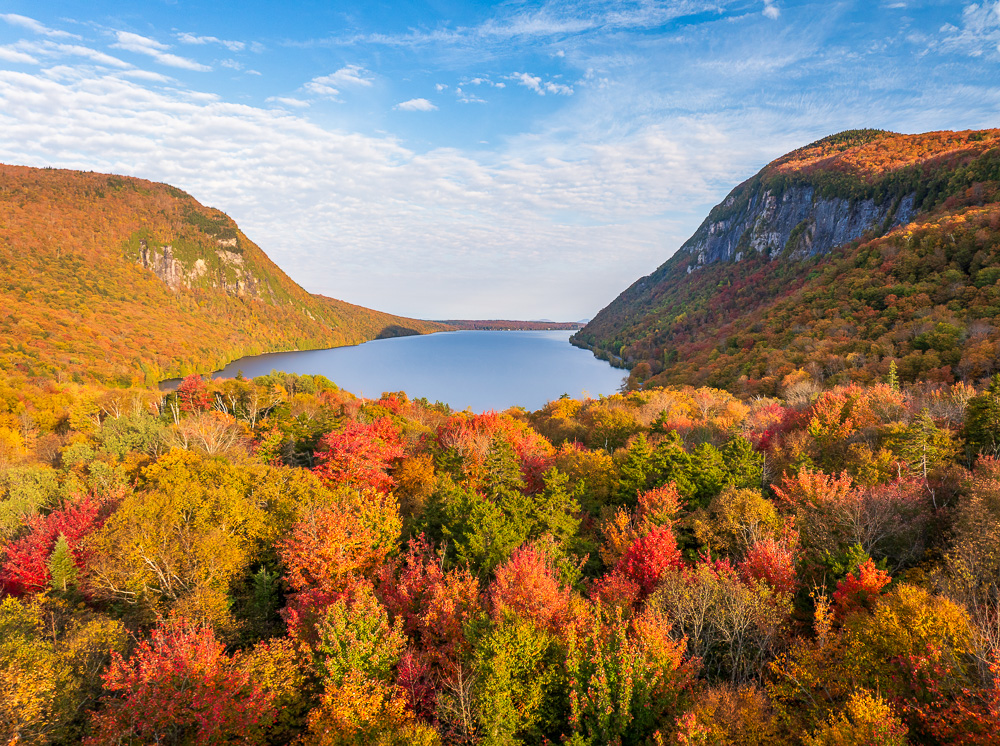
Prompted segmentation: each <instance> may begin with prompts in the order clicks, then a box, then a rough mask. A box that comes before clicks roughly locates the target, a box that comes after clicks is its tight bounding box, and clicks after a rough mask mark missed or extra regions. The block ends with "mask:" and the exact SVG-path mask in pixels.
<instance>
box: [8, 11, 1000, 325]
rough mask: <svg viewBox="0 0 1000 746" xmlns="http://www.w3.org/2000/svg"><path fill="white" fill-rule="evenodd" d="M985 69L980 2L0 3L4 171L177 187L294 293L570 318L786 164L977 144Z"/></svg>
mask: <svg viewBox="0 0 1000 746" xmlns="http://www.w3.org/2000/svg"><path fill="white" fill-rule="evenodd" d="M206 5H207V6H208V7H205V6H206ZM998 61H1000V0H992V1H990V2H981V3H968V2H948V1H946V0H939V1H937V2H933V1H927V2H914V1H907V0H898V1H886V0H873V1H872V2H866V1H864V0H853V1H847V2H814V1H811V0H764V1H763V2H761V1H759V0H755V1H750V0H736V1H728V0H717V1H716V2H707V1H702V0H673V1H670V2H654V1H653V0H635V1H626V0H622V1H620V2H599V1H598V0H577V1H576V2H548V1H542V2H504V3H468V2H449V1H447V0H443V1H441V2H409V3H397V2H393V3H388V2H381V3H380V2H375V3H370V4H355V3H344V2H328V3H324V2H318V1H317V2H300V3H287V4H284V5H282V6H280V7H279V6H275V5H274V4H273V3H270V2H262V1H260V0H249V1H248V2H244V3H241V4H240V5H239V7H238V8H225V7H221V4H195V3H191V2H187V1H186V0H177V1H176V2H169V1H167V0H164V1H163V2H138V3H137V2H127V3H126V2H122V1H121V0H95V2H93V3H89V4H87V5H86V7H81V6H80V5H79V4H78V3H73V2H69V1H68V0H49V1H47V2H45V3H44V4H40V3H37V2H26V1H25V0H8V2H6V3H5V4H4V12H3V13H0V127H2V128H3V133H4V136H3V138H2V139H0V161H2V162H6V163H15V164H23V165H29V166H55V167H61V168H75V169H83V170H94V171H106V172H113V173H121V174H127V175H130V176H138V177H142V178H146V179H152V180H155V181H163V182H167V183H170V184H173V185H174V186H177V187H179V188H181V189H184V190H186V191H188V192H190V193H191V194H192V195H193V196H194V197H195V198H196V199H198V200H199V201H201V202H202V203H204V204H207V205H211V206H213V207H218V208H220V209H222V210H224V211H225V212H227V213H228V214H229V215H231V216H232V217H233V218H234V219H235V220H236V221H237V222H238V223H239V225H240V226H241V228H243V230H244V231H245V232H246V233H247V235H248V236H249V237H250V238H251V239H252V240H254V241H255V242H257V243H258V244H259V245H260V246H261V247H262V248H263V249H264V250H265V251H266V252H267V253H268V254H269V256H270V257H271V258H272V259H273V260H274V261H275V262H277V263H278V265H279V266H281V267H282V268H283V269H284V270H285V271H287V272H288V273H289V274H290V275H291V276H292V278H293V279H295V280H296V281H297V282H299V283H300V284H301V285H303V287H305V288H306V289H307V290H310V291H312V292H319V293H323V294H326V295H330V296H334V297H337V298H341V299H343V300H347V301H349V302H352V303H358V304H361V305H365V306H369V307H372V308H377V309H379V310H383V311H388V312H392V313H397V314H404V315H408V316H417V317H422V318H437V319H441V318H551V319H557V320H575V319H580V318H584V317H591V316H593V315H594V314H595V313H596V312H597V311H598V310H599V309H600V308H602V307H603V306H604V305H606V304H607V303H608V302H610V301H611V300H612V299H613V298H614V297H615V296H616V295H617V294H618V293H619V292H621V290H622V289H624V288H625V287H627V286H628V285H630V284H631V283H632V282H633V281H635V279H636V278H638V277H639V276H641V275H644V274H647V273H649V272H650V271H652V270H653V269H655V268H656V267H657V266H658V265H659V264H660V263H662V262H663V261H664V260H665V259H666V258H668V257H669V255H670V254H671V253H672V252H673V251H674V250H676V248H677V247H678V246H679V245H680V244H681V243H682V242H683V241H684V240H685V239H686V238H687V237H688V236H690V235H691V233H692V232H693V231H694V230H695V228H696V227H697V226H698V224H699V223H700V222H701V220H702V219H703V218H704V216H705V215H706V214H707V212H708V210H709V209H710V208H711V206H712V205H714V204H716V203H717V202H719V201H720V200H721V199H722V198H723V197H724V196H725V195H726V193H728V192H729V190H730V189H731V188H732V187H733V186H735V185H736V184H737V183H738V182H740V181H742V180H744V179H746V178H748V177H749V176H751V175H752V174H753V173H755V172H756V171H757V170H758V169H759V168H760V167H761V166H763V165H764V164H765V163H766V162H768V161H769V160H771V159H773V158H774V157H777V156H779V155H781V154H782V153H785V152H787V151H789V150H791V149H793V148H795V147H798V146H801V145H804V144H806V143H808V142H811V141H813V140H816V139H818V138H820V137H823V136H825V135H828V134H831V133H834V132H837V131H840V130H844V129H849V128H857V127H877V128H882V129H890V130H895V131H901V132H921V131H928V130H937V129H970V128H983V127H991V126H997V125H998V123H1000V122H998V117H997V113H998V111H1000V74H998V68H997V63H998Z"/></svg>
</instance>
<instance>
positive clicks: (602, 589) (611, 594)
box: [591, 571, 640, 609]
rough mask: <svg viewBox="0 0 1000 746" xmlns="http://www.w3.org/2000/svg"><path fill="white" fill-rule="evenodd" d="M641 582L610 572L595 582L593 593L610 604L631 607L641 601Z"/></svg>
mask: <svg viewBox="0 0 1000 746" xmlns="http://www.w3.org/2000/svg"><path fill="white" fill-rule="evenodd" d="M639 594H640V590H639V584H638V583H636V582H635V581H634V580H632V579H631V578H627V577H625V576H624V575H622V574H621V573H617V572H614V571H612V572H609V573H608V574H607V575H605V576H604V577H603V578H600V579H599V580H597V581H595V582H594V588H593V591H592V592H591V595H592V596H593V597H594V598H595V599H598V600H600V601H601V603H603V604H606V605H608V606H618V607H621V608H623V609H628V608H631V607H632V606H635V605H636V604H637V603H639Z"/></svg>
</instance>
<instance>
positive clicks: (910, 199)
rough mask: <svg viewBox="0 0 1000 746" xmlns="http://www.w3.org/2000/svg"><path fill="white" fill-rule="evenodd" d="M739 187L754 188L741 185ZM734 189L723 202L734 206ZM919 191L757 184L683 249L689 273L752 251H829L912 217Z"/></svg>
mask: <svg viewBox="0 0 1000 746" xmlns="http://www.w3.org/2000/svg"><path fill="white" fill-rule="evenodd" d="M738 189H750V187H745V186H741V187H738ZM740 196H741V195H737V194H731V195H730V196H729V197H728V198H727V199H726V201H725V202H723V203H722V205H721V207H723V208H724V209H726V208H733V207H734V206H735V205H736V204H737V203H738V202H739V201H740V199H739V197H740ZM914 196H915V195H914V194H912V193H911V194H907V195H905V196H904V197H902V198H888V199H882V200H881V201H877V200H875V199H872V198H870V199H862V200H857V201H852V200H849V199H844V198H841V197H829V198H822V197H819V196H818V195H817V193H816V188H815V187H813V186H809V185H795V186H792V187H789V188H787V189H786V190H784V191H783V192H782V193H780V194H776V193H775V190H773V189H769V188H764V187H760V186H757V188H755V189H754V190H753V193H752V194H750V195H748V196H747V197H746V198H745V199H744V200H742V203H743V206H742V208H741V209H738V210H736V211H735V212H733V213H732V214H731V215H729V216H727V217H725V218H723V219H721V220H706V221H705V222H704V223H702V225H701V227H700V228H699V229H698V230H697V232H695V234H694V236H692V237H691V238H690V239H688V240H687V241H686V242H685V243H684V244H683V245H682V246H681V248H680V252H681V253H682V254H687V255H688V256H689V259H688V262H687V268H686V271H687V272H692V271H693V270H694V269H696V268H697V267H699V266H702V265H705V264H710V263H712V262H722V261H729V260H734V261H737V262H738V261H741V260H742V259H743V258H744V257H746V256H748V255H749V254H750V253H751V252H755V253H758V254H765V255H767V256H768V258H771V259H775V258H777V257H778V256H780V255H781V254H782V253H783V252H787V255H788V256H790V257H791V258H802V257H806V256H813V255H816V254H825V253H826V252H828V251H830V250H831V249H835V248H837V247H838V246H843V245H844V244H846V243H849V242H851V241H853V240H855V239H857V238H861V237H862V236H863V235H864V234H865V233H866V232H869V231H872V232H879V233H883V232H885V231H886V230H887V229H891V228H895V227H897V226H900V225H905V224H907V223H909V222H910V221H911V220H912V219H913V215H914V213H915V209H914Z"/></svg>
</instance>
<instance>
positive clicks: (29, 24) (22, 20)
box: [0, 13, 80, 39]
mask: <svg viewBox="0 0 1000 746" xmlns="http://www.w3.org/2000/svg"><path fill="white" fill-rule="evenodd" d="M0 18H2V19H3V20H4V21H6V22H7V23H9V24H10V25H11V26H20V27H21V28H26V29H28V30H29V31H32V32H34V33H36V34H41V35H42V36H50V37H52V38H53V39H79V38H80V37H79V36H77V35H76V34H71V33H69V32H68V31H58V30H56V29H51V28H49V27H48V26H45V25H44V24H42V23H39V22H38V21H36V20H35V19H34V18H28V17H27V16H19V15H17V14H16V13H0Z"/></svg>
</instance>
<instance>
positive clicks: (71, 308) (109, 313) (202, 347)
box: [0, 165, 448, 384]
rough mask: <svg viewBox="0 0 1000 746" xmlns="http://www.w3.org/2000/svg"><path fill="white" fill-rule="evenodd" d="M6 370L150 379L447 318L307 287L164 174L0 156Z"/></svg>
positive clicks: (416, 329)
mask: <svg viewBox="0 0 1000 746" xmlns="http://www.w3.org/2000/svg"><path fill="white" fill-rule="evenodd" d="M0 309H3V310H2V312H0V371H5V372H8V373H20V374H23V375H28V376H40V377H41V376H44V377H51V378H56V379H60V380H65V379H67V378H72V379H77V380H84V379H89V380H99V381H103V382H107V383H121V384H126V383H145V384H152V383H155V382H156V381H158V380H160V379H163V378H168V377H172V376H179V375H186V374H189V373H192V372H207V371H211V370H216V369H218V368H220V367H222V366H223V365H224V364H225V363H227V362H229V361H231V360H233V359H236V358H238V357H241V356H243V355H250V354H258V353H263V352H274V351H278V350H291V349H309V348H319V347H332V346H338V345H347V344H357V343H360V342H364V341H367V340H370V339H375V338H379V337H394V336H401V335H407V334H422V333H427V332H433V331H440V330H443V329H446V328H448V327H446V326H445V325H443V324H438V323H434V322H427V321H416V320H414V319H407V318H402V317H398V316H391V315H389V314H385V313H380V312H378V311H372V310H370V309H367V308H362V307H360V306H355V305H352V304H350V303H345V302H344V301H339V300H335V299H333V298H326V297H323V296H320V295H312V294H310V293H307V292H306V291H305V290H303V289H302V288H301V287H299V286H298V285H297V284H296V283H295V282H293V281H292V280H291V279H290V278H289V277H288V276H287V275H286V274H285V273H284V272H282V271H281V270H280V269H279V268H278V267H277V266H276V265H275V264H274V263H273V262H272V261H271V260H270V259H268V257H267V255H266V254H265V253H264V252H263V251H262V250H261V249H260V248H259V247H258V246H257V245H256V244H254V243H253V241H251V240H250V239H249V238H247V237H246V236H245V235H244V234H243V232H242V231H241V230H240V229H239V227H238V226H237V225H236V223H234V222H233V221H232V220H231V219H230V218H229V217H228V216H227V215H225V214H224V213H222V212H220V211H219V210H215V209H212V208H210V207H205V206H204V205H202V204H200V203H199V202H197V201H196V200H195V199H194V198H192V197H191V196H190V195H188V194H186V193H184V192H182V191H180V190H179V189H175V188H174V187H171V186H168V185H166V184H157V183H153V182H150V181H144V180H142V179H135V178H129V177H124V176H111V175H107V174H98V173H83V172H79V171H66V170H57V169H48V168H46V169H36V168H27V167H24V166H6V165H0Z"/></svg>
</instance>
